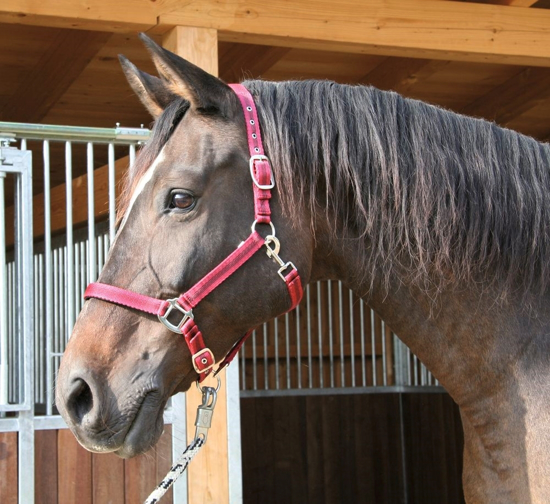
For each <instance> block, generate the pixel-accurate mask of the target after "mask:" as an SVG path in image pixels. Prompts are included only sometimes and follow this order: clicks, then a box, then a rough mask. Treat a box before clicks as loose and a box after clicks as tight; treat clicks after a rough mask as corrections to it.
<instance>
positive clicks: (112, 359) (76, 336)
mask: <svg viewBox="0 0 550 504" xmlns="http://www.w3.org/2000/svg"><path fill="white" fill-rule="evenodd" d="M141 38H142V40H143V41H144V43H145V45H146V47H147V49H148V50H149V52H150V54H151V57H152V59H153V62H154V63H155V66H156V68H157V70H158V74H159V76H158V77H156V76H151V75H148V74H146V73H144V72H142V71H140V70H138V69H137V68H136V67H135V66H134V65H133V64H132V63H130V62H129V61H128V60H126V59H125V58H123V57H121V62H122V67H123V70H124V73H125V75H126V77H127V79H128V81H129V83H130V85H131V87H132V88H133V89H134V91H135V92H136V93H137V95H138V97H139V98H140V100H141V101H142V103H143V104H144V105H145V107H146V108H147V109H148V111H149V112H150V113H151V114H152V116H153V117H154V119H155V123H154V127H153V130H152V135H151V138H150V140H149V141H148V143H147V144H146V145H145V146H144V147H143V149H142V150H141V152H140V154H139V156H138V158H137V160H136V163H135V165H134V166H133V167H131V168H130V170H129V173H128V178H127V181H126V185H125V189H124V192H123V194H122V195H121V198H120V201H119V215H121V220H120V222H119V225H118V230H117V234H116V238H115V240H114V243H113V245H112V248H111V250H110V253H109V256H108V259H107V261H106V264H105V266H104V268H103V270H102V272H101V274H100V277H99V280H98V281H99V282H100V283H101V284H102V285H107V286H113V288H115V289H119V290H121V291H123V290H124V291H125V292H129V291H131V292H133V293H137V294H136V295H141V296H144V297H147V299H153V298H154V299H160V300H166V299H169V298H178V296H180V294H181V293H182V292H185V291H186V290H188V289H190V288H191V286H193V285H196V284H197V282H199V283H200V279H202V278H204V277H205V275H208V274H209V272H210V271H211V270H212V269H213V268H216V265H218V264H220V263H223V262H224V259H225V258H226V257H227V256H228V255H229V256H231V255H232V254H234V253H235V251H236V250H239V244H241V242H243V241H245V243H247V242H248V240H249V238H247V236H249V234H250V227H251V223H252V222H253V221H254V220H255V218H256V220H255V222H254V225H253V228H254V230H253V234H254V235H255V236H256V235H257V236H260V238H259V239H260V241H261V243H260V245H258V247H261V248H262V250H265V252H267V255H266V254H264V253H263V252H258V253H256V252H254V253H251V254H250V257H248V258H247V260H246V262H245V263H242V264H241V265H239V267H238V268H237V269H236V270H235V271H234V272H231V274H230V275H228V277H227V278H224V279H223V281H221V282H219V285H216V286H215V288H214V289H213V290H211V291H209V292H208V293H207V294H205V295H204V296H203V299H202V300H201V302H200V303H199V304H198V305H197V306H196V307H194V308H193V313H192V315H191V312H190V310H187V309H183V308H181V307H180V306H176V305H175V304H174V306H175V308H174V306H173V304H170V306H169V307H168V309H169V310H172V308H174V309H175V310H179V311H181V312H182V313H183V315H180V316H183V319H184V320H185V321H186V322H185V323H186V324H187V323H188V322H189V321H190V320H191V317H194V319H193V322H195V323H196V324H197V327H200V333H201V336H202V337H203V339H204V341H205V345H206V344H207V345H208V348H207V349H208V352H210V353H208V352H206V353H204V352H203V353H202V354H201V355H200V357H201V358H200V359H195V354H194V352H195V350H189V348H188V347H187V346H186V344H185V341H184V338H181V337H177V336H175V335H174V334H173V332H172V331H171V330H169V329H170V327H169V326H168V328H167V327H166V326H165V325H163V324H161V323H159V320H158V319H157V317H155V316H152V315H149V314H147V313H143V312H142V311H140V310H141V307H140V306H137V307H136V306H134V305H131V303H130V304H129V305H128V306H122V305H121V304H117V303H116V302H112V300H109V299H101V298H100V296H99V295H98V296H93V295H92V296H89V297H91V298H90V299H88V300H87V301H86V303H85V304H84V306H83V309H82V311H81V313H80V315H79V317H78V320H77V322H76V324H75V327H74V330H73V333H72V336H71V338H70V340H69V342H68V345H67V348H66V351H65V354H64V356H63V359H62V363H61V367H60V369H59V374H58V379H57V390H56V402H57V406H58V409H59V411H60V413H61V414H62V416H63V418H64V419H65V421H66V422H67V424H68V426H69V427H70V428H71V430H72V431H73V433H74V434H75V436H76V438H77V439H78V440H79V442H80V443H81V444H82V445H83V446H84V447H85V448H87V449H89V450H91V451H94V452H114V453H116V454H117V455H119V456H121V457H132V456H134V455H136V454H139V453H142V452H144V451H146V450H148V449H149V448H151V447H152V446H153V445H154V444H155V443H156V441H157V440H158V438H159V436H160V434H161V432H162V428H163V409H164V406H165V404H166V402H167V400H168V399H169V397H170V396H172V395H173V394H175V393H177V392H180V391H186V390H187V389H188V388H189V387H190V386H191V385H192V384H193V382H195V381H196V380H197V379H198V378H202V377H203V375H204V374H206V373H208V372H210V369H211V365H212V364H213V361H215V360H220V359H221V358H223V356H224V355H226V354H227V353H228V352H230V350H231V348H232V347H233V346H234V345H235V343H236V342H238V341H240V339H241V338H242V335H243V334H245V333H246V332H247V331H248V330H249V329H250V328H253V327H256V326H258V325H260V324H261V323H263V322H265V321H267V320H269V319H272V318H273V317H275V316H278V315H280V314H281V313H284V312H286V311H287V310H288V309H289V307H290V306H291V305H292V304H293V300H292V299H291V298H292V293H291V292H290V290H289V288H288V285H285V282H282V281H281V278H283V276H282V275H281V274H278V273H280V271H278V266H275V265H274V263H273V261H272V259H275V257H274V256H275V255H277V254H278V253H279V254H280V255H281V256H284V258H285V260H288V263H283V266H286V265H288V264H289V263H291V266H292V269H295V270H296V271H298V272H299V275H300V279H301V282H302V283H303V284H304V285H305V284H307V283H310V282H316V281H318V280H324V279H331V280H341V281H342V282H343V283H344V284H346V285H347V286H348V287H350V288H351V289H352V290H353V291H354V292H355V293H357V294H358V295H359V296H360V297H361V298H363V299H364V300H365V301H366V302H367V303H368V304H369V305H370V307H372V308H373V309H374V310H375V311H376V312H377V313H378V314H379V315H380V316H381V317H382V318H383V319H384V320H385V321H386V322H387V323H388V325H389V326H390V327H391V328H392V330H393V331H395V332H396V333H397V334H399V336H400V338H401V339H402V340H403V341H404V342H405V343H406V344H407V345H408V346H409V347H410V348H411V350H412V351H413V352H414V353H415V354H416V355H417V356H418V357H419V358H420V359H421V360H422V362H424V363H425V364H426V366H427V367H428V368H429V369H430V371H431V372H432V373H433V375H434V376H435V377H436V378H437V379H438V380H439V382H440V383H441V384H442V385H443V386H444V387H445V388H446V389H447V391H448V392H449V394H450V395H451V396H452V398H453V399H454V401H455V402H456V403H457V404H458V406H459V409H460V414H461V418H462V423H463V428H464V437H465V445H464V466H463V487H464V494H465V498H466V501H467V502H469V503H508V502H514V503H528V502H529V503H548V502H550V478H549V477H548V475H549V474H550V403H549V398H550V363H549V357H550V303H549V301H550V297H549V278H550V269H549V268H550V199H549V198H550V146H549V145H548V144H543V143H539V142H537V141H536V140H534V139H532V138H529V137H526V136H523V135H521V134H519V133H516V132H513V131H510V130H507V129H504V128H501V127H499V126H497V125H495V124H494V123H490V122H487V121H484V120H481V119H474V118H470V117H465V116H462V115H459V114H456V113H453V112H451V111H447V110H444V109H441V108H438V107H435V106H432V105H429V104H426V103H423V102H419V101H415V100H411V99H406V98H404V97H402V96H399V95H398V94H396V93H393V92H384V91H380V90H377V89H375V88H372V87H366V86H349V85H339V84H336V83H334V82H328V81H294V82H276V83H275V82H265V81H259V80H249V81H245V82H243V83H242V85H243V86H244V88H245V89H246V90H247V92H249V93H250V94H251V96H252V97H253V101H254V104H255V107H256V108H257V118H258V121H259V124H256V125H255V127H256V128H257V131H258V133H257V135H258V136H259V134H260V133H261V137H262V139H263V145H264V147H265V156H264V155H261V156H258V157H257V158H255V157H254V156H253V155H252V156H251V153H250V150H249V145H248V138H249V133H250V131H249V128H250V125H249V123H250V121H253V119H250V120H249V119H246V118H245V115H244V114H243V104H242V103H241V100H240V98H239V96H238V95H237V93H236V92H235V91H234V89H232V88H231V87H230V86H229V85H227V84H226V83H224V82H223V81H222V80H220V79H218V78H216V77H214V76H212V75H210V74H208V73H206V72H204V71H203V70H201V69H199V68H198V67H196V66H194V65H193V64H191V63H190V62H187V61H186V60H184V59H182V58H180V57H179V56H177V55H175V54H173V53H171V52H169V51H167V50H165V49H163V48H162V47H160V46H158V45H157V44H156V43H155V42H153V41H152V40H150V39H148V38H147V37H146V36H144V35H142V36H141ZM247 128H248V129H247ZM252 158H253V159H252ZM256 161H259V162H260V163H264V164H265V163H267V164H269V166H270V167H272V176H273V180H272V181H270V180H269V177H267V179H266V178H265V177H264V179H265V180H263V182H262V181H259V180H257V179H256V178H255V177H256V175H255V174H254V173H252V180H251V170H250V168H251V166H252V165H255V163H256ZM271 182H272V183H271ZM253 186H258V187H259V188H260V189H254V191H253V190H252V189H251V188H252V187H253ZM266 188H270V189H269V192H270V194H269V197H268V199H269V198H270V200H269V205H270V206H269V212H270V220H269V221H263V220H261V219H258V216H257V212H256V209H255V201H256V199H255V198H256V196H255V191H260V192H262V191H264V190H267V189H266ZM271 188H272V189H271ZM250 236H252V235H250ZM274 236H276V237H277V245H278V246H277V247H275V244H274V242H273V240H272V238H270V237H274ZM264 243H265V245H266V248H265V249H263V244H264ZM241 248H242V247H241ZM275 248H276V250H275ZM258 250H259V249H258ZM270 250H271V251H272V253H271V254H270ZM277 257H279V256H278V255H277ZM283 266H282V267H283ZM283 280H284V278H283ZM106 297H107V298H108V296H106ZM159 302H160V301H159ZM162 303H164V304H163V306H164V308H163V309H166V306H167V305H166V302H164V301H163V302H162ZM172 303H173V302H172ZM155 309H156V308H155ZM153 312H154V310H153ZM178 327H179V323H178V324H177V327H176V329H178ZM172 329H173V327H172ZM201 351H202V350H201ZM192 354H193V359H192ZM195 361H197V362H198V361H200V362H202V363H203V364H204V365H205V367H203V368H201V367H200V366H199V367H197V365H196V362H195Z"/></svg>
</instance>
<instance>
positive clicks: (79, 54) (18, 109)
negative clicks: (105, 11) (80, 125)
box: [0, 30, 111, 123]
mask: <svg viewBox="0 0 550 504" xmlns="http://www.w3.org/2000/svg"><path fill="white" fill-rule="evenodd" d="M110 36H111V34H110V33H106V32H97V31H81V30H58V31H57V33H56V34H55V36H54V37H53V38H52V39H51V42H50V44H49V45H48V47H47V49H46V51H45V53H44V55H43V56H42V57H41V58H40V59H39V61H38V62H37V64H36V65H35V66H34V67H32V68H31V69H30V70H29V72H28V74H26V75H24V76H23V78H22V79H21V83H20V85H19V86H18V88H17V91H16V92H15V94H14V95H12V97H11V98H10V99H9V101H8V102H7V103H6V104H5V105H4V107H3V108H2V109H1V110H0V120H2V121H13V122H31V123H32V122H40V121H41V120H42V119H43V118H44V117H45V116H46V115H47V113H48V111H49V110H50V108H51V107H52V106H53V105H55V103H56V102H57V101H58V100H59V99H60V98H61V97H62V96H63V94H64V93H65V92H66V91H67V89H68V88H69V87H70V85H71V84H72V83H73V81H74V80H75V79H76V78H77V77H78V76H79V75H80V73H81V72H82V71H83V70H84V69H85V68H86V66H87V65H88V63H89V62H90V61H91V59H92V58H93V57H94V56H95V55H96V53H97V52H98V51H99V50H100V49H101V48H102V47H103V45H104V44H105V42H107V40H108V39H109V37H110Z"/></svg>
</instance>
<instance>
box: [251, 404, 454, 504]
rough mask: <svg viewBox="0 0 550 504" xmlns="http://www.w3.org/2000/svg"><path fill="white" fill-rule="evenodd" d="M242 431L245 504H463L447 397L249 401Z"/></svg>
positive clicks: (451, 406) (452, 409)
mask: <svg viewBox="0 0 550 504" xmlns="http://www.w3.org/2000/svg"><path fill="white" fill-rule="evenodd" d="M401 408H402V410H401ZM401 411H403V415H402V414H401ZM241 423H242V431H243V432H246V433H247V434H246V435H245V436H243V478H244V502H245V503H246V504H256V503H257V502H262V504H270V503H279V502H285V503H289V504H293V503H297V504H298V503H299V504H309V503H311V504H333V503H334V504H336V503H342V502H354V503H392V504H393V503H402V502H411V503H413V502H414V503H422V504H423V503H428V502H429V503H432V502H434V503H435V502H437V503H438V504H439V503H441V504H463V502H464V500H463V497H462V490H461V483H460V473H461V465H462V454H461V449H462V433H461V425H460V419H459V414H458V410H457V408H456V406H455V405H454V403H453V402H452V400H451V399H450V398H449V397H448V396H447V395H445V394H410V395H403V396H400V395H399V394H366V395H348V396H346V395H334V396H330V395H327V396H309V397H304V396H302V397H298V396H294V397H292V396H288V397H278V398H247V399H242V400H241Z"/></svg>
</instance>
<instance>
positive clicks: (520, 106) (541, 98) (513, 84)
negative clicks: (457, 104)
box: [461, 68, 550, 126]
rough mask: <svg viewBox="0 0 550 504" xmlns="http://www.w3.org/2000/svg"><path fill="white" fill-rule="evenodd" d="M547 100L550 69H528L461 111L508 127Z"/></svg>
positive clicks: (549, 93) (549, 88) (549, 91)
mask: <svg viewBox="0 0 550 504" xmlns="http://www.w3.org/2000/svg"><path fill="white" fill-rule="evenodd" d="M547 100H550V68H525V69H524V70H522V71H521V72H519V73H518V74H517V75H514V76H513V77H512V78H511V79H509V80H507V81H506V82H504V83H503V84H501V85H500V86H497V87H495V88H493V89H492V90H491V91H490V92H489V93H487V94H485V95H484V96H480V97H479V98H477V99H476V100H475V101H474V102H472V103H470V104H469V105H467V106H466V107H464V109H462V111H461V112H462V113H464V114H467V115H473V116H477V117H483V118H485V119H489V120H493V121H495V122H496V123H498V124H500V125H501V126H507V125H508V124H509V123H510V122H512V121H513V120H514V119H515V118H517V117H518V116H520V115H522V114H524V113H525V112H527V111H528V110H530V109H532V108H535V107H538V106H540V105H541V104H542V103H544V102H546V101H547Z"/></svg>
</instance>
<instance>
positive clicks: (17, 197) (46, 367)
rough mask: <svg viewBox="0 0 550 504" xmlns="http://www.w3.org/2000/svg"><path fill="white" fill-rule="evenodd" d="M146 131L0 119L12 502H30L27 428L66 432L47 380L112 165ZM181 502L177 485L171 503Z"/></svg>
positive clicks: (99, 256)
mask: <svg viewBox="0 0 550 504" xmlns="http://www.w3.org/2000/svg"><path fill="white" fill-rule="evenodd" d="M148 136H149V130H147V129H143V128H137V129H132V128H119V127H117V128H113V129H102V128H75V127H61V126H45V125H29V124H17V123H0V432H17V447H18V448H17V451H18V457H17V460H18V474H19V477H18V500H19V502H20V503H24V504H29V503H32V502H34V498H35V485H34V478H33V477H32V476H33V475H34V463H35V460H34V447H35V439H34V438H35V436H34V433H35V431H36V430H44V429H57V430H59V429H65V428H66V425H65V423H64V421H63V420H62V419H61V417H60V416H59V415H58V414H57V411H56V410H55V407H54V396H53V391H54V383H55V376H56V373H57V369H58V367H59V363H60V359H61V355H62V354H63V351H64V349H65V345H66V343H67V341H68V338H69V336H70V333H71V330H72V327H73V325H74V322H75V317H76V314H77V313H78V311H79V310H80V308H81V306H82V302H83V299H82V294H83V292H84V289H85V287H86V285H87V284H88V283H90V282H92V281H94V280H95V279H96V278H97V274H98V272H99V271H100V270H101V268H102V267H103V263H104V261H105V258H106V255H107V251H108V249H109V246H110V244H111V242H112V240H113V238H114V234H115V222H116V213H115V192H116V183H117V179H118V178H119V177H120V172H121V168H125V167H126V166H128V165H130V164H131V163H132V162H133V160H134V158H135V154H136V147H137V146H138V145H139V143H141V142H143V141H145V140H146V139H147V138H148ZM124 154H126V156H127V159H126V158H125V157H124ZM121 156H122V159H123V161H122V162H119V161H116V159H120V158H121ZM98 167H100V168H99V169H98ZM33 174H34V181H33V176H32V175H33ZM40 179H42V180H40ZM33 183H34V191H33ZM98 194H99V195H103V196H104V197H105V201H106V202H105V204H101V203H100V205H101V208H98ZM86 200H87V202H86ZM33 204H34V208H33ZM33 223H34V225H35V226H34V227H35V229H34V232H33ZM33 242H34V247H33ZM33 249H34V250H33ZM178 413H179V412H178ZM165 422H166V423H169V424H173V425H172V427H173V428H176V427H177V429H178V436H177V437H178V438H179V439H181V437H183V440H185V431H186V423H185V417H184V416H183V417H182V415H181V414H177V415H173V410H172V408H171V407H170V406H169V407H168V408H167V410H166V411H165ZM174 422H176V424H177V425H174ZM179 439H178V442H174V443H173V444H172V451H173V454H174V455H177V456H179V454H180V453H181V444H182V442H184V441H180V440H179ZM186 501H187V495H186V489H185V482H183V483H182V484H180V485H179V490H175V492H174V502H175V503H183V502H186Z"/></svg>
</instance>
